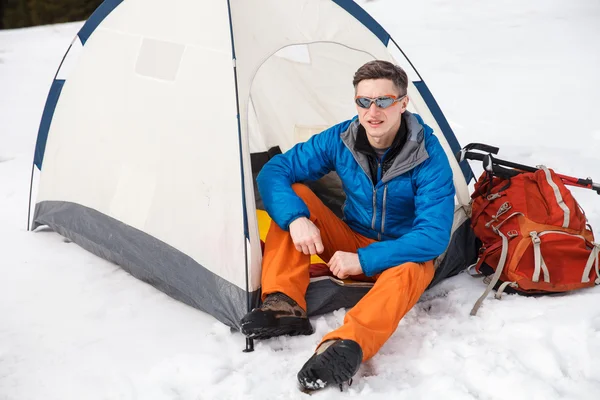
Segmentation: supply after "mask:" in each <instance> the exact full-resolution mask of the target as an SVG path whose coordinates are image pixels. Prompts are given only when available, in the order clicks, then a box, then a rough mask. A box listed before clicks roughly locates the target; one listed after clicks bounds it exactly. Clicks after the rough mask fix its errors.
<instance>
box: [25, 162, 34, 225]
mask: <svg viewBox="0 0 600 400" xmlns="http://www.w3.org/2000/svg"><path fill="white" fill-rule="evenodd" d="M34 171H35V163H32V164H31V180H30V181H29V203H27V231H29V230H30V229H29V221H31V194H32V191H33V172H34Z"/></svg>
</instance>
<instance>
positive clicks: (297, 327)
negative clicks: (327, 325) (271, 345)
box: [241, 316, 314, 339]
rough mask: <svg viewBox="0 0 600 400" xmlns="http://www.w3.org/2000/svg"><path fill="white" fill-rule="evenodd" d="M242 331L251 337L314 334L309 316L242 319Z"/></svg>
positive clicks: (266, 337) (265, 337)
mask: <svg viewBox="0 0 600 400" xmlns="http://www.w3.org/2000/svg"><path fill="white" fill-rule="evenodd" d="M241 330H242V333H243V334H244V335H246V337H248V338H250V339H270V338H272V337H276V336H282V335H289V336H298V335H312V334H313V333H314V329H313V327H312V325H311V324H310V321H309V320H308V318H299V317H281V318H274V317H271V318H269V316H265V318H261V321H257V320H256V318H255V320H253V321H247V322H243V321H242V329H241Z"/></svg>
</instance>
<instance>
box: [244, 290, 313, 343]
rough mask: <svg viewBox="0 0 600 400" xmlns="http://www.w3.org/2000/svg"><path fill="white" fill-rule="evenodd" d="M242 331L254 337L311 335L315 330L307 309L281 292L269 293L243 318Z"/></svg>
mask: <svg viewBox="0 0 600 400" xmlns="http://www.w3.org/2000/svg"><path fill="white" fill-rule="evenodd" d="M241 324H242V333H243V334H244V335H246V336H247V337H249V338H252V339H269V338H272V337H274V336H281V335H291V336H295V335H310V334H312V333H313V332H314V330H313V327H312V325H311V324H310V321H309V320H308V317H307V315H306V311H304V310H303V309H302V307H300V306H299V305H298V303H296V302H295V301H294V300H292V299H291V298H290V297H288V296H286V295H285V294H283V293H281V292H275V293H271V294H269V295H267V298H266V299H265V301H264V302H263V304H262V305H261V306H260V307H259V308H255V309H254V310H252V311H250V312H249V313H248V314H246V315H245V316H244V318H242V321H241Z"/></svg>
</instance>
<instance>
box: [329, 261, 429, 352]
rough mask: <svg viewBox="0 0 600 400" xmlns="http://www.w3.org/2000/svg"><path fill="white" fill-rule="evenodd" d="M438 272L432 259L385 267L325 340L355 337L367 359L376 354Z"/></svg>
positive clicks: (353, 338)
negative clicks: (418, 262)
mask: <svg viewBox="0 0 600 400" xmlns="http://www.w3.org/2000/svg"><path fill="white" fill-rule="evenodd" d="M434 272H435V269H434V266H433V262H432V261H428V262H426V263H423V264H417V263H406V264H402V265H399V266H397V267H393V268H389V269H387V270H385V271H384V272H382V273H381V274H380V275H379V276H378V277H377V281H376V282H375V285H374V286H373V288H372V289H371V290H370V291H369V292H368V293H367V294H366V295H365V297H363V298H362V299H361V300H360V301H359V302H358V303H357V304H356V306H354V307H353V308H352V309H350V311H348V312H347V313H346V316H345V317H344V325H342V326H341V327H340V328H338V329H336V330H334V331H333V332H330V333H328V334H327V335H325V336H324V337H323V339H322V340H321V343H323V342H325V341H327V340H330V339H350V340H354V341H355V342H357V343H358V344H359V345H360V347H361V349H362V351H363V361H366V360H368V359H369V358H371V357H373V356H374V355H375V353H377V351H378V350H379V349H380V348H381V346H383V344H384V343H385V342H386V341H387V340H388V339H389V337H390V336H391V335H392V334H393V333H394V331H395V330H396V328H397V327H398V324H399V323H400V320H401V319H402V317H404V315H405V314H406V313H407V312H408V311H409V310H410V309H411V308H412V307H413V306H414V305H415V304H416V303H417V301H418V300H419V298H420V297H421V295H422V294H423V292H424V291H425V289H427V286H428V285H429V283H430V282H431V280H432V279H433V274H434Z"/></svg>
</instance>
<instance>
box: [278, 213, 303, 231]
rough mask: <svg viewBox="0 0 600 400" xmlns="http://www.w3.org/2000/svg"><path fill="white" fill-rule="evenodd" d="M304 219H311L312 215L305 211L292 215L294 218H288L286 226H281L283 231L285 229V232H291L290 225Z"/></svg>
mask: <svg viewBox="0 0 600 400" xmlns="http://www.w3.org/2000/svg"><path fill="white" fill-rule="evenodd" d="M302 217H306V218H310V214H307V213H306V212H304V211H300V212H298V213H295V214H292V216H291V217H290V218H288V220H287V222H286V224H285V225H284V226H281V229H283V230H284V231H289V230H290V224H291V223H292V222H294V221H295V220H297V219H298V218H302Z"/></svg>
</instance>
